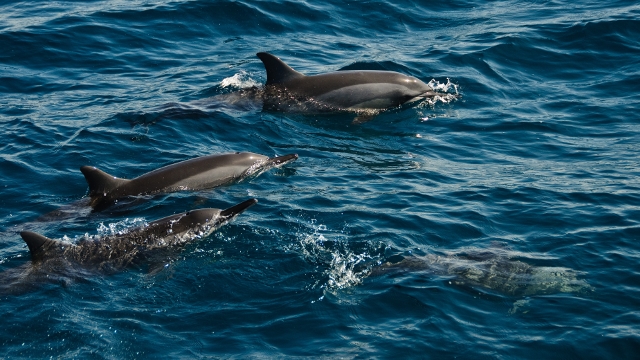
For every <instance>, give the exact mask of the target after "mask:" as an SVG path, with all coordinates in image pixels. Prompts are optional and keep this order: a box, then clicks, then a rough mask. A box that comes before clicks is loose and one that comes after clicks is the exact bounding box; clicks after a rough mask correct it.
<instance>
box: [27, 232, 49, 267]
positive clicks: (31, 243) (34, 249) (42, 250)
mask: <svg viewBox="0 0 640 360" xmlns="http://www.w3.org/2000/svg"><path fill="white" fill-rule="evenodd" d="M20 236H22V240H24V242H26V243H27V246H28V247H29V252H30V253H31V260H34V261H36V260H40V259H42V258H43V257H44V256H45V255H46V253H47V251H48V250H50V249H52V248H53V247H54V246H56V244H57V243H58V241H56V240H51V239H49V238H48V237H46V236H42V235H40V234H38V233H34V232H33V231H22V232H20Z"/></svg>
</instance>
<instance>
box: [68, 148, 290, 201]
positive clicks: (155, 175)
mask: <svg viewBox="0 0 640 360" xmlns="http://www.w3.org/2000/svg"><path fill="white" fill-rule="evenodd" d="M297 158H298V155H297V154H289V155H284V156H279V157H274V158H268V157H267V156H264V155H260V154H254V153H250V152H237V153H229V154H221V155H209V156H202V157H197V158H194V159H190V160H186V161H182V162H179V163H176V164H172V165H168V166H165V167H163V168H160V169H157V170H154V171H151V172H148V173H146V174H144V175H141V176H139V177H137V178H135V179H132V180H128V179H121V178H117V177H115V176H112V175H109V174H107V173H105V172H104V171H101V170H99V169H97V168H95V167H93V166H83V167H81V168H80V171H82V174H84V177H85V178H86V180H87V183H88V184H89V196H90V198H91V201H90V205H91V206H92V207H93V208H94V209H96V210H101V209H103V208H105V207H107V206H109V205H111V204H113V203H114V202H115V201H116V200H118V199H120V198H123V197H126V196H136V195H147V194H155V193H167V192H174V191H184V190H201V189H208V188H214V187H217V186H221V185H225V184H229V183H231V182H235V181H239V180H242V179H244V178H246V177H248V176H250V175H257V174H260V173H262V172H264V171H266V170H268V169H270V168H272V167H277V166H281V165H283V164H285V163H288V162H290V161H293V160H295V159H297Z"/></svg>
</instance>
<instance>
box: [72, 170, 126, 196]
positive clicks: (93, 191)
mask: <svg viewBox="0 0 640 360" xmlns="http://www.w3.org/2000/svg"><path fill="white" fill-rule="evenodd" d="M80 171H81V172H82V175H84V178H85V179H86V180H87V183H88V184H89V196H91V197H93V196H96V195H101V196H105V195H106V194H108V193H110V192H111V191H113V190H114V189H116V188H118V187H120V186H122V185H124V184H126V183H128V182H129V181H130V180H127V179H119V178H117V177H115V176H113V175H109V174H107V173H106V172H104V171H102V170H100V169H98V168H96V167H93V166H83V167H81V168H80Z"/></svg>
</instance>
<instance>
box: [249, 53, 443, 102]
mask: <svg viewBox="0 0 640 360" xmlns="http://www.w3.org/2000/svg"><path fill="white" fill-rule="evenodd" d="M257 55H258V57H259V58H260V60H262V63H263V64H264V67H265V69H266V71H267V82H266V84H265V94H267V95H270V96H269V97H270V98H272V99H273V98H275V99H274V100H272V101H271V102H272V103H273V102H274V101H275V102H276V103H275V104H272V105H273V106H276V107H278V106H280V107H282V104H287V102H312V103H315V105H316V107H317V108H325V109H327V110H356V111H358V110H383V109H388V108H392V107H396V106H400V105H402V104H404V103H406V102H410V101H413V100H417V99H420V98H428V97H434V96H438V95H443V94H442V93H437V92H435V91H433V89H432V88H431V87H430V86H429V85H427V84H425V83H424V82H422V81H421V80H419V79H417V78H415V77H413V76H407V75H403V74H400V73H397V72H394V71H374V70H341V71H335V72H330V73H325V74H319V75H311V76H306V75H303V74H301V73H299V72H297V71H295V70H293V69H292V68H291V67H289V65H287V64H285V63H284V62H283V61H282V60H280V59H279V58H277V57H275V56H273V55H271V54H269V53H266V52H260V53H258V54H257ZM285 106H286V105H285Z"/></svg>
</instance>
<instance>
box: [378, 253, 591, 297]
mask: <svg viewBox="0 0 640 360" xmlns="http://www.w3.org/2000/svg"><path fill="white" fill-rule="evenodd" d="M512 256H513V255H512V254H508V253H506V252H500V251H496V250H492V249H476V248H471V249H467V250H465V251H459V252H450V253H448V254H445V255H437V254H427V255H424V256H415V255H411V256H407V257H402V256H398V257H392V258H391V259H389V261H387V262H385V263H383V264H381V265H380V266H376V267H373V268H372V269H371V272H370V273H369V276H380V275H384V274H388V273H398V272H407V271H417V272H428V273H433V274H436V275H444V276H452V279H451V282H452V283H453V284H456V285H463V286H470V287H475V288H483V289H487V290H490V291H495V292H498V293H501V294H505V295H509V296H531V295H543V294H556V293H586V292H588V291H592V290H593V288H592V287H591V286H590V285H589V284H587V282H586V281H584V280H580V279H578V278H577V272H576V271H575V270H572V269H568V268H563V267H547V266H533V265H530V264H528V263H526V262H523V261H520V260H512V259H511V257H512ZM514 257H515V256H514Z"/></svg>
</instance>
